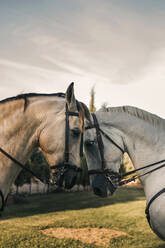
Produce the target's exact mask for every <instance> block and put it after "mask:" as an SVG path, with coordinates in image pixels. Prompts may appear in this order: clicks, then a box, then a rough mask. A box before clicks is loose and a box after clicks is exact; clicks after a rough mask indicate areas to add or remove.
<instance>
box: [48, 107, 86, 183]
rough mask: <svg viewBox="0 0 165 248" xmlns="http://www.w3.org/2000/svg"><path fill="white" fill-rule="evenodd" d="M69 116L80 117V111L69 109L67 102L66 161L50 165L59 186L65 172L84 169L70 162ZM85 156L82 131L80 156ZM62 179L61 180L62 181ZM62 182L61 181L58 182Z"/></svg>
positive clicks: (77, 171) (55, 181)
mask: <svg viewBox="0 0 165 248" xmlns="http://www.w3.org/2000/svg"><path fill="white" fill-rule="evenodd" d="M69 116H77V117H79V113H77V112H72V111H69V110H68V105H67V103H66V111H65V152H64V162H63V163H62V164H60V165H53V166H50V169H51V170H55V173H53V175H54V184H57V185H59V186H62V178H63V176H64V174H65V173H66V172H67V171H68V170H73V171H75V172H76V173H79V172H81V171H82V169H81V168H79V167H77V166H76V165H73V164H70V162H69V154H70V153H69V135H70V134H69V131H70V128H69ZM82 156H83V133H81V141H80V157H82ZM60 181H61V182H60ZM58 182H60V183H58Z"/></svg>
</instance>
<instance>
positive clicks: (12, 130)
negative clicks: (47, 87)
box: [0, 97, 50, 197]
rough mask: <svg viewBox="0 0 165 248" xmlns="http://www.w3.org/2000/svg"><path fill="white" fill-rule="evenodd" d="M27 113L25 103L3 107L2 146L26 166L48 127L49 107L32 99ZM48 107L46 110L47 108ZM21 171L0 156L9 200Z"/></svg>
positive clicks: (1, 182)
mask: <svg viewBox="0 0 165 248" xmlns="http://www.w3.org/2000/svg"><path fill="white" fill-rule="evenodd" d="M29 101H30V104H29V106H28V108H27V109H26V111H24V100H17V101H14V102H9V103H4V104H2V105H1V104H0V113H1V117H0V137H1V138H0V147H1V148H2V149H4V150H5V151H6V152H8V153H9V154H10V155H11V156H13V157H14V158H16V159H17V160H18V161H20V162H22V163H25V162H26V161H27V159H28V158H29V157H30V156H31V154H32V152H33V150H34V148H35V147H36V146H37V145H38V139H39V134H40V132H41V130H42V128H43V126H45V121H44V120H45V119H46V118H45V115H46V114H47V113H48V107H49V105H50V104H47V105H48V106H47V105H46V103H45V102H46V101H45V100H43V101H42V100H41V103H40V102H39V101H40V98H39V97H37V98H36V99H35V98H33V99H30V100H29ZM44 108H46V110H45V109H44ZM20 170H21V168H20V167H19V166H18V165H15V164H13V162H12V161H10V160H9V159H8V158H7V157H5V156H4V155H3V154H1V153H0V171H1V176H0V189H1V190H2V192H3V194H4V196H5V197H6V196H7V194H8V191H9V189H10V186H11V185H12V183H13V182H14V181H15V179H16V177H17V175H18V173H19V172H20Z"/></svg>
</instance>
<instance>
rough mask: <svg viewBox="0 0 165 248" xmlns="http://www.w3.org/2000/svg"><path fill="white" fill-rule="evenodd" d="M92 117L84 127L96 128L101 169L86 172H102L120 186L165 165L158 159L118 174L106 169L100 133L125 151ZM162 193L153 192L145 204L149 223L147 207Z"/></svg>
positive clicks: (164, 189) (163, 191)
mask: <svg viewBox="0 0 165 248" xmlns="http://www.w3.org/2000/svg"><path fill="white" fill-rule="evenodd" d="M92 117H93V122H94V125H92V126H88V127H86V128H85V129H86V130H88V129H91V128H95V130H96V139H97V144H98V149H99V152H100V157H101V169H97V170H89V171H88V174H89V175H94V174H103V175H104V176H105V178H106V180H107V182H111V183H112V184H113V185H114V180H117V181H118V186H122V185H126V184H127V183H129V182H132V181H135V179H137V178H140V177H143V176H145V175H147V174H150V173H152V172H154V171H156V170H158V169H161V168H163V167H165V164H162V163H164V162H165V159H163V160H160V161H158V162H154V163H152V164H148V165H146V166H143V167H141V168H138V169H135V170H132V171H129V172H127V173H123V174H120V173H117V172H114V171H112V170H111V169H108V168H106V161H105V159H104V143H103V140H102V136H101V134H102V135H103V136H104V137H105V138H106V139H107V140H109V141H110V142H111V143H112V144H113V145H114V146H116V147H117V148H118V149H119V150H120V151H121V152H122V153H123V154H124V153H125V152H126V151H125V150H124V149H123V148H122V147H121V146H119V145H118V144H117V143H116V142H115V141H114V140H113V139H112V138H111V137H110V136H109V135H108V134H106V133H105V132H104V131H103V130H102V129H101V128H100V126H99V123H98V120H97V117H96V115H95V114H92ZM157 164H161V165H160V166H158V167H156V168H154V169H152V170H150V171H148V172H145V173H144V174H141V175H139V176H137V175H134V176H132V177H131V178H129V179H125V177H127V176H129V175H132V174H134V173H136V172H137V171H140V170H143V169H147V168H150V167H152V166H154V165H157ZM162 193H165V188H163V189H162V190H160V191H159V192H158V193H157V194H155V195H154V196H153V197H152V198H151V200H150V201H149V202H148V204H147V206H146V210H145V213H146V217H147V220H148V222H149V224H150V214H149V208H150V206H151V204H152V202H153V201H154V200H155V199H156V198H158V197H159V196H160V195H161V194H162Z"/></svg>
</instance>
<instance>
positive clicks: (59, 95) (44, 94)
mask: <svg viewBox="0 0 165 248" xmlns="http://www.w3.org/2000/svg"><path fill="white" fill-rule="evenodd" d="M39 96H57V97H63V98H64V97H65V94H64V93H61V92H60V93H50V94H49V93H25V94H20V95H17V96H12V97H8V98H6V99H3V100H1V101H0V104H1V103H5V102H11V101H15V100H20V99H24V100H25V101H26V99H28V98H30V97H39Z"/></svg>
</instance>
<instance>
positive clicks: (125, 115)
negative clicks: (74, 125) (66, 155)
mask: <svg viewBox="0 0 165 248" xmlns="http://www.w3.org/2000/svg"><path fill="white" fill-rule="evenodd" d="M91 122H92V124H91ZM91 122H90V123H89V122H87V123H86V129H87V130H86V132H85V137H84V147H85V155H86V159H87V165H88V169H89V172H90V173H91V174H93V175H92V178H91V179H92V187H93V191H94V193H95V194H97V195H100V196H107V188H108V189H109V191H110V192H111V194H112V193H113V192H114V191H115V190H116V188H117V181H118V180H119V181H120V174H119V169H120V165H121V162H122V155H123V153H124V152H127V153H128V154H129V156H130V158H131V160H132V162H133V165H134V167H135V169H137V175H138V176H139V177H140V176H141V177H140V180H141V183H142V185H143V187H144V191H145V195H146V201H147V208H146V213H147V218H148V221H149V224H150V226H151V228H152V230H153V231H154V232H155V233H156V234H157V235H158V236H159V237H160V238H161V239H163V240H165V211H164V209H165V166H164V165H163V163H164V162H165V120H164V119H162V118H160V117H158V116H156V115H154V114H151V113H148V112H146V111H144V110H141V109H138V108H135V107H130V106H124V107H113V108H107V109H105V108H102V109H100V110H99V111H97V112H96V115H95V116H93V118H92V117H91ZM91 125H92V126H91ZM157 162H159V163H157ZM143 167H145V168H143ZM144 174H145V175H144Z"/></svg>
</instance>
